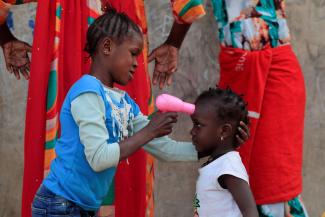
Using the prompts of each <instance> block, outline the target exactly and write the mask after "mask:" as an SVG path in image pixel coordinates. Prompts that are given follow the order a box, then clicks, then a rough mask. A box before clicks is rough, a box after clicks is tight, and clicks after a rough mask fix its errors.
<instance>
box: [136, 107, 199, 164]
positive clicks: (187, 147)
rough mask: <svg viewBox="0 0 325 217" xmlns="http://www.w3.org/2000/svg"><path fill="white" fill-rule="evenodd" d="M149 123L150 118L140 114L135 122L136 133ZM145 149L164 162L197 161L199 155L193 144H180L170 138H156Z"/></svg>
mask: <svg viewBox="0 0 325 217" xmlns="http://www.w3.org/2000/svg"><path fill="white" fill-rule="evenodd" d="M148 123H149V120H148V117H147V116H145V115H142V114H141V113H140V114H138V115H137V116H136V117H135V118H134V120H133V130H134V132H138V131H140V130H141V129H142V128H144V127H145V126H146V125H147V124H148ZM143 148H144V149H145V150H146V151H147V152H149V153H150V154H151V155H153V156H154V157H155V158H157V159H158V160H162V161H197V160H198V153H197V151H196V150H195V147H194V146H193V144H192V143H191V142H178V141H175V140H172V139H171V138H169V137H168V136H163V137H160V138H156V139H154V140H152V141H150V142H149V143H147V144H146V145H145V146H143Z"/></svg>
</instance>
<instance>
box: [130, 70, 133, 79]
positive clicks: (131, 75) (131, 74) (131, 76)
mask: <svg viewBox="0 0 325 217" xmlns="http://www.w3.org/2000/svg"><path fill="white" fill-rule="evenodd" d="M133 74H134V72H133V71H130V72H129V78H130V80H132V79H133V78H134V76H133Z"/></svg>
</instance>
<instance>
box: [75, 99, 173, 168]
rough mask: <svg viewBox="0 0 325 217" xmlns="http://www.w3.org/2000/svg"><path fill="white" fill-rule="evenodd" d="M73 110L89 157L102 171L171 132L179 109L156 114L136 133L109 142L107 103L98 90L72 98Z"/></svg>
mask: <svg viewBox="0 0 325 217" xmlns="http://www.w3.org/2000/svg"><path fill="white" fill-rule="evenodd" d="M71 113H72V116H73V119H74V120H75V122H76V124H77V125H78V127H79V136H80V141H81V143H82V144H83V145H84V152H85V156H86V159H87V161H88V163H89V165H90V166H91V168H92V169H93V170H94V171H96V172H100V171H102V170H105V169H107V168H111V167H115V166H117V164H118V163H119V161H120V160H123V159H125V158H127V157H128V156H129V155H131V154H132V153H134V152H135V151H136V150H138V149H139V148H141V147H142V146H143V145H144V144H146V143H148V142H149V141H150V140H152V139H154V138H155V137H159V136H164V135H167V134H169V133H170V132H171V130H172V124H173V123H175V122H176V113H164V114H161V115H156V117H154V118H153V119H152V120H151V122H150V123H149V124H147V125H146V126H145V127H143V128H142V129H141V130H139V131H138V132H137V133H135V134H134V135H133V136H131V137H129V138H127V139H125V140H123V141H120V142H114V143H108V142H107V141H108V140H109V133H108V131H107V128H106V125H105V119H106V118H105V105H104V102H103V100H102V98H101V97H99V96H98V95H97V94H95V93H84V94H82V95H80V96H78V97H77V98H75V99H74V100H73V101H72V102H71Z"/></svg>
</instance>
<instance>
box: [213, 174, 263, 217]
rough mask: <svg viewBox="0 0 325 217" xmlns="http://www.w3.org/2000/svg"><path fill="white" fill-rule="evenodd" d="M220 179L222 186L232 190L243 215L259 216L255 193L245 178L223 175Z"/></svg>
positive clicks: (245, 216) (249, 216)
mask: <svg viewBox="0 0 325 217" xmlns="http://www.w3.org/2000/svg"><path fill="white" fill-rule="evenodd" d="M218 181H219V183H220V185H221V187H223V188H225V189H228V190H229V191H230V193H231V194H232V196H233V197H234V199H235V201H236V203H237V205H238V207H239V209H240V211H241V213H242V215H243V217H258V212H257V208H256V204H255V200H254V197H253V194H252V192H251V190H250V187H249V185H248V183H247V182H246V181H245V180H243V179H240V178H237V177H235V176H232V175H222V176H220V177H219V179H218Z"/></svg>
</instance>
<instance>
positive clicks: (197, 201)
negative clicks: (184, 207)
mask: <svg viewBox="0 0 325 217" xmlns="http://www.w3.org/2000/svg"><path fill="white" fill-rule="evenodd" d="M199 207H200V200H199V199H198V198H197V194H195V196H194V200H193V208H194V217H199V213H198V211H197V209H198V208H199Z"/></svg>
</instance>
